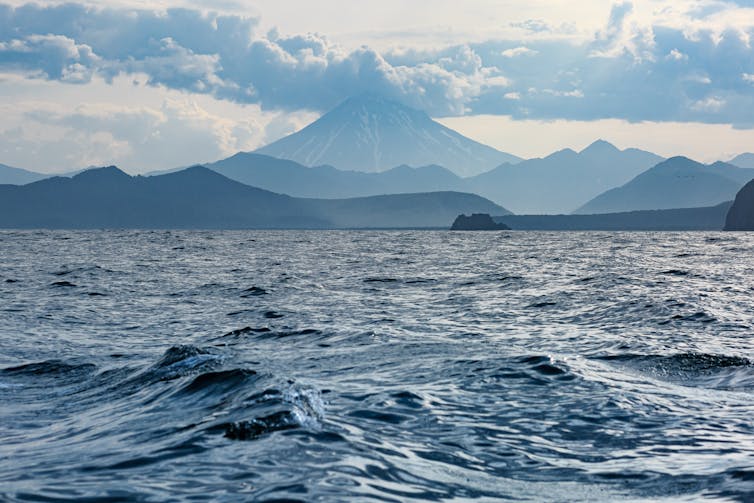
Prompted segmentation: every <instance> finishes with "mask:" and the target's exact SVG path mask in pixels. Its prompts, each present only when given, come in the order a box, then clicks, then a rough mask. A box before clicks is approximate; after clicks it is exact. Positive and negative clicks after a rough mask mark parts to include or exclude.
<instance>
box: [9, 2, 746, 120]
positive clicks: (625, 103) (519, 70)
mask: <svg viewBox="0 0 754 503" xmlns="http://www.w3.org/2000/svg"><path fill="white" fill-rule="evenodd" d="M749 4H750V2H743V1H740V2H738V4H735V3H732V2H696V3H695V4H694V5H695V8H694V9H687V10H686V11H684V13H683V15H684V16H686V17H685V18H683V19H685V20H686V21H685V23H675V24H677V26H673V23H670V22H665V23H664V24H652V23H649V24H647V23H643V22H641V21H640V19H641V18H640V12H637V9H635V5H634V4H633V3H631V2H620V3H616V4H615V5H613V8H612V11H611V14H610V16H609V19H608V20H606V24H605V26H604V28H603V29H601V30H600V31H598V32H597V33H595V34H594V37H593V39H592V40H588V41H586V42H578V43H576V42H572V43H568V42H563V41H562V40H559V39H557V40H556V39H552V40H548V39H547V38H546V37H544V38H543V37H542V36H541V35H542V33H543V32H544V33H547V32H548V31H552V32H553V33H554V34H556V32H557V31H559V30H561V27H552V26H551V25H549V24H548V23H546V22H544V21H541V22H538V21H537V20H530V21H527V22H523V23H520V22H519V23H517V24H518V25H521V26H525V27H528V28H527V29H529V30H530V31H532V32H536V34H537V37H536V38H534V39H532V40H529V41H526V40H523V41H522V40H511V41H507V40H495V41H489V42H482V43H476V44H464V45H457V46H453V47H447V48H441V49H437V50H421V51H411V50H400V51H398V50H393V51H387V52H383V53H380V52H378V51H376V50H373V49H371V48H369V47H360V48H357V49H355V50H350V51H348V50H345V49H344V48H342V47H340V46H338V45H336V44H333V43H331V42H329V41H328V39H327V38H326V37H325V36H322V35H318V34H303V35H290V36H284V35H281V34H279V33H277V32H275V31H272V32H268V33H259V20H258V19H257V18H253V17H243V16H239V15H222V14H216V13H207V12H203V11H199V10H192V9H185V8H180V9H167V10H165V11H150V10H134V9H126V8H98V7H94V6H91V5H84V4H63V5H50V6H40V5H36V4H26V5H22V6H18V7H11V6H9V5H2V6H0V71H4V72H17V73H22V74H24V75H26V76H28V77H31V78H41V79H50V80H56V81H62V82H67V83H78V84H84V83H87V82H89V81H90V80H91V79H92V78H93V76H95V75H97V76H101V77H103V78H105V79H107V80H111V79H113V78H115V77H116V76H119V75H130V74H136V73H139V74H145V75H147V76H148V84H149V85H153V86H164V87H166V88H169V89H174V90H182V91H186V92H190V93H202V94H208V95H211V96H213V97H215V98H219V99H223V100H231V101H234V102H238V103H253V104H258V105H259V106H261V107H262V109H274V110H300V109H307V110H314V111H324V110H327V109H329V108H331V107H333V106H335V105H336V104H337V103H338V102H340V101H342V100H343V99H345V98H347V97H348V96H352V95H355V94H359V93H363V92H375V93H380V94H383V95H386V96H388V97H391V98H394V99H398V100H400V101H403V102H405V103H407V104H409V105H412V106H415V107H419V108H423V109H425V110H427V111H428V112H429V113H430V114H432V115H434V116H458V115H464V114H505V115H511V116H513V117H516V118H526V119H560V118H563V119H574V120H595V119H604V118H619V119H625V120H629V121H645V120H652V121H701V122H707V123H732V124H735V125H736V126H738V127H752V126H754V119H752V117H751V114H750V113H748V112H747V111H748V110H751V109H752V106H753V105H754V98H753V96H754V93H753V92H752V91H753V88H752V78H751V75H754V52H753V51H752V49H751V45H750V44H751V36H752V35H753V34H754V28H753V26H754V16H750V17H751V18H752V22H751V25H750V24H748V21H746V20H747V19H749V18H748V17H746V15H750V14H752V11H754V9H751V5H749ZM732 12H736V13H738V15H737V17H736V19H737V20H738V24H736V25H733V24H731V23H730V22H727V21H726V20H727V19H728V18H730V16H731V15H732ZM742 13H743V14H742ZM745 14H746V15H745ZM672 19H679V17H678V16H676V17H673V18H672ZM741 19H743V20H744V22H741Z"/></svg>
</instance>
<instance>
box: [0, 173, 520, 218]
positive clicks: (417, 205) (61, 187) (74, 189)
mask: <svg viewBox="0 0 754 503" xmlns="http://www.w3.org/2000/svg"><path fill="white" fill-rule="evenodd" d="M463 212H467V213H468V212H477V213H481V212H486V213H494V214H499V213H501V212H502V213H506V212H507V210H505V209H504V208H501V207H500V206H498V205H496V204H493V203H492V202H491V201H488V200H486V199H484V198H481V197H479V196H476V195H473V194H463V193H457V192H435V193H429V194H402V195H394V196H379V197H367V198H353V199H345V200H318V199H299V198H294V197H290V196H286V195H281V194H276V193H274V192H270V191H266V190H262V189H258V188H255V187H250V186H247V185H244V184H242V183H239V182H236V181H234V180H230V179H228V178H226V177H224V176H222V175H220V174H218V173H215V172H214V171H212V170H210V169H207V168H204V167H201V166H196V167H192V168H188V169H185V170H182V171H178V172H175V173H171V174H167V175H160V176H150V177H143V176H130V175H127V174H126V173H124V172H122V171H120V170H119V169H118V168H115V167H108V168H100V169H93V170H87V171H84V172H82V173H80V174H78V175H76V176H74V177H72V178H63V177H54V178H48V179H45V180H41V181H38V182H34V183H31V184H28V185H23V186H16V185H1V186H0V227H2V228H71V229H96V228H151V229H155V228H164V229H189V228H190V229H198V228H202V229H264V228H350V227H362V228H375V227H382V228H385V227H394V228H409V227H446V226H447V225H448V222H450V221H452V220H453V218H455V217H456V216H457V215H458V214H459V213H463Z"/></svg>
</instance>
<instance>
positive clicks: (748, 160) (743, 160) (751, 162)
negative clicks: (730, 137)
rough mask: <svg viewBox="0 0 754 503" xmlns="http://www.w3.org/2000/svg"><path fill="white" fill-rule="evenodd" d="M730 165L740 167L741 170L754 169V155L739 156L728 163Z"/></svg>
mask: <svg viewBox="0 0 754 503" xmlns="http://www.w3.org/2000/svg"><path fill="white" fill-rule="evenodd" d="M728 164H732V165H734V166H738V167H739V168H747V169H754V154H748V153H747V154H741V155H738V156H736V157H734V158H733V159H731V160H730V161H728Z"/></svg>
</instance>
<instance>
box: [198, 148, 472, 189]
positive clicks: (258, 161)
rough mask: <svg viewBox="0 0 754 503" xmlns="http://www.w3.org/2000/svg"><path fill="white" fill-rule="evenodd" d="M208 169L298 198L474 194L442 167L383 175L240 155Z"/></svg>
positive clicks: (399, 169) (403, 168)
mask: <svg viewBox="0 0 754 503" xmlns="http://www.w3.org/2000/svg"><path fill="white" fill-rule="evenodd" d="M206 167H208V168H210V169H212V170H213V171H216V172H218V173H220V174H221V175H223V176H227V177H228V178H230V179H232V180H236V181H239V182H241V183H244V184H246V185H252V186H254V187H259V188H261V189H266V190H271V191H273V192H280V193H283V194H288V195H291V196H295V197H310V198H326V199H340V198H350V197H361V196H374V195H382V194H404V193H413V192H436V191H459V192H470V190H469V187H468V185H467V183H466V182H465V181H464V180H463V179H462V178H460V177H458V176H456V175H455V174H453V173H451V172H450V171H448V170H447V169H445V168H442V167H440V166H425V167H421V168H410V167H408V166H399V167H397V168H393V169H390V170H387V171H383V172H380V173H363V172H359V171H341V170H338V169H335V168H333V167H331V166H318V167H314V168H307V167H306V166H302V165H301V164H299V163H297V162H295V161H289V160H285V159H277V158H274V157H270V156H266V155H262V154H249V153H239V154H236V155H234V156H232V157H229V158H228V159H224V160H222V161H218V162H215V163H212V164H207V165H206Z"/></svg>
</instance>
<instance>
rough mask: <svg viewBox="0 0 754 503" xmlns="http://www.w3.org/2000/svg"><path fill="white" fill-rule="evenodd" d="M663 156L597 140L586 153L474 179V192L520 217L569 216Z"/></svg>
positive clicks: (569, 153)
mask: <svg viewBox="0 0 754 503" xmlns="http://www.w3.org/2000/svg"><path fill="white" fill-rule="evenodd" d="M660 161H662V157H660V156H657V155H655V154H652V153H650V152H644V151H643V150H637V149H627V150H619V149H617V148H616V147H615V146H613V145H611V144H610V143H608V142H606V141H602V140H598V141H596V142H594V143H592V144H591V145H590V146H589V147H587V148H586V149H584V150H582V151H581V152H575V151H573V150H571V149H565V150H561V151H559V152H555V153H554V154H552V155H549V156H547V157H545V158H543V159H530V160H528V161H523V162H520V163H518V164H516V165H510V164H504V165H502V166H500V167H498V168H495V169H494V170H492V171H489V172H487V173H483V174H481V175H478V176H476V177H473V178H470V179H469V180H468V182H469V189H470V190H471V191H472V192H474V193H476V194H480V195H483V196H484V197H487V198H489V199H492V200H493V201H498V202H499V201H505V205H506V208H509V209H510V210H511V211H513V212H514V213H517V214H561V213H570V212H572V211H574V210H575V209H576V208H578V207H579V206H581V205H582V204H584V202H585V201H589V200H590V199H591V198H593V197H595V196H597V195H599V194H601V193H602V192H604V191H606V190H608V189H611V188H614V187H617V186H620V185H622V184H624V183H626V182H627V181H629V180H631V179H632V178H634V177H635V176H636V175H638V174H639V173H642V172H644V171H646V170H647V169H649V168H651V167H652V166H654V165H656V164H657V163H658V162H660Z"/></svg>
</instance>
